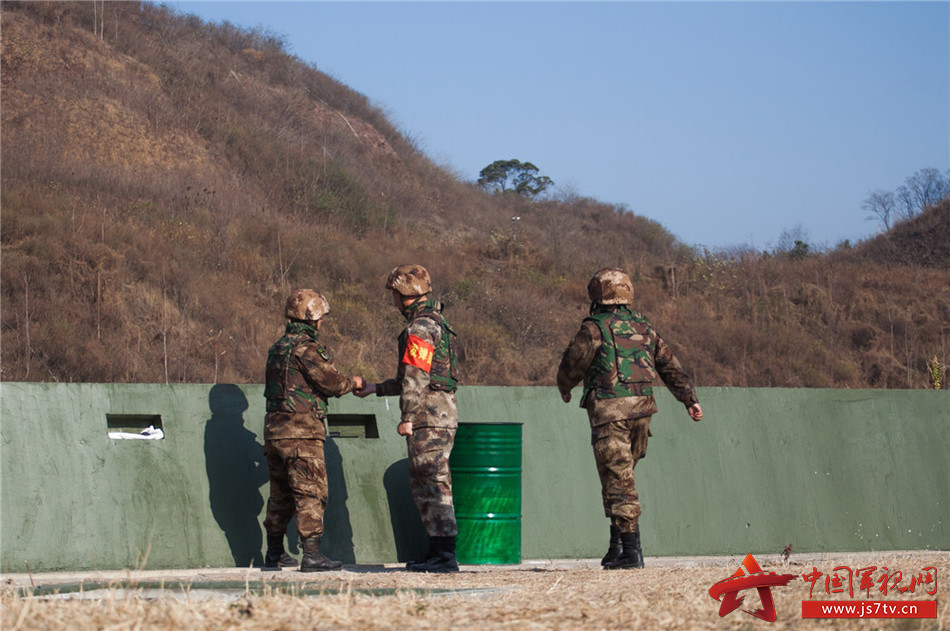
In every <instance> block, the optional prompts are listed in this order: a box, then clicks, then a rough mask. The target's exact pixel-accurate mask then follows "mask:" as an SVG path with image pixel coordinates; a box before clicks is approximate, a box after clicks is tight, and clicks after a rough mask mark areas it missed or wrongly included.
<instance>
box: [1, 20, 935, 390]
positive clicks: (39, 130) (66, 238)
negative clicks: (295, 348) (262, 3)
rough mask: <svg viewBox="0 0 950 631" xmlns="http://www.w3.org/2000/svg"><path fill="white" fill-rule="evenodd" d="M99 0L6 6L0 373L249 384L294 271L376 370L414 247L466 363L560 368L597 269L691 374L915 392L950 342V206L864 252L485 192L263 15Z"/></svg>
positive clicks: (338, 345) (573, 202) (510, 375)
mask: <svg viewBox="0 0 950 631" xmlns="http://www.w3.org/2000/svg"><path fill="white" fill-rule="evenodd" d="M96 6H98V5H96V4H95V3H90V2H4V3H3V4H2V5H0V19H2V31H3V46H2V49H0V65H2V67H0V87H2V99H3V103H2V107H0V140H2V147H0V150H2V154H3V157H4V160H3V173H2V187H0V193H2V199H0V210H2V217H0V223H2V228H3V229H2V232H0V246H2V258H3V261H2V265H0V301H2V303H3V308H2V310H0V336H2V343H0V351H2V352H0V355H2V356H0V379H2V380H8V381H75V382H139V383H148V382H166V381H167V382H191V383H208V382H217V383H223V382H224V383H226V382H231V383H258V382H260V380H261V379H262V375H263V372H262V371H263V364H264V357H265V354H266V351H267V348H268V347H269V345H270V344H271V343H272V342H273V341H274V339H276V337H278V336H279V335H280V333H281V331H282V329H283V320H282V319H281V317H280V309H281V305H282V304H283V300H284V298H285V297H286V295H287V293H288V292H289V291H290V289H291V288H294V287H303V286H309V287H315V288H316V289H319V290H321V291H323V292H324V293H325V294H327V296H328V298H329V300H330V303H331V306H332V309H333V311H332V312H331V315H330V317H329V318H328V322H327V325H328V326H327V327H325V328H324V331H325V332H326V334H325V338H324V339H325V341H326V342H327V343H328V345H329V346H330V349H331V350H332V351H333V352H334V354H335V356H336V357H337V358H338V361H339V364H340V368H341V369H342V370H344V371H346V372H349V373H358V374H362V375H364V376H366V377H367V378H369V379H371V380H379V379H382V378H386V377H390V376H391V371H392V369H393V364H394V358H393V356H392V353H393V352H394V347H393V344H392V338H393V337H394V335H395V334H396V333H397V332H398V330H399V327H400V321H401V319H400V317H399V315H398V314H397V313H396V312H395V310H392V309H391V307H390V306H389V302H388V296H387V294H386V292H385V291H384V290H383V287H382V285H383V281H384V279H385V277H386V274H387V273H388V272H389V270H391V269H392V268H393V267H394V266H395V265H398V264H400V263H405V262H408V261H412V262H418V263H421V264H423V265H426V266H427V267H429V269H430V272H431V273H432V276H433V279H434V281H435V290H436V293H437V294H438V295H439V296H440V297H442V298H444V299H445V302H446V303H448V304H449V305H450V308H449V311H448V312H447V313H448V316H449V319H450V321H451V322H452V323H453V325H454V326H455V328H456V330H457V331H458V333H459V340H460V355H461V360H462V378H463V383H464V384H471V385H511V386H515V385H551V384H553V381H554V374H555V371H556V367H557V364H558V361H559V359H560V354H561V352H562V351H563V349H564V347H565V346H566V345H567V343H568V341H569V340H570V338H571V336H572V335H573V334H574V332H575V331H576V328H577V326H578V324H579V322H580V320H581V318H582V317H583V315H584V314H585V313H586V309H587V304H586V292H585V291H584V288H585V286H586V282H587V279H589V278H590V275H591V274H592V273H593V272H594V271H595V270H597V269H599V268H600V267H604V266H617V267H622V268H623V269H625V270H627V271H628V272H629V273H630V274H631V275H632V276H633V280H634V283H635V285H636V292H637V294H636V295H637V308H638V309H640V310H641V311H643V312H644V313H645V314H646V315H647V316H649V317H650V318H651V319H652V320H653V321H654V323H655V324H656V325H657V327H658V329H659V330H660V331H661V332H662V333H663V335H664V336H665V337H666V338H668V339H669V340H670V341H671V342H672V343H673V344H674V346H675V348H676V350H677V354H678V355H679V356H680V359H681V360H682V361H683V363H684V365H685V367H686V368H687V370H688V371H689V372H690V373H691V374H692V375H693V377H694V379H695V381H696V384H697V385H699V386H735V387H775V386H782V387H834V388H842V387H843V388H859V387H873V388H926V387H929V383H930V381H929V373H928V370H927V362H928V361H930V360H931V359H932V358H933V357H934V356H935V355H936V356H937V358H938V360H939V361H940V362H941V363H943V364H946V363H948V355H950V337H948V335H947V332H948V330H947V322H948V321H950V289H948V288H950V259H948V256H950V251H948V250H947V247H946V243H947V242H948V239H947V235H948V234H950V202H945V203H944V204H943V205H942V206H940V207H938V208H937V209H932V210H933V212H930V213H929V214H927V213H925V214H924V215H922V216H921V217H918V218H917V219H915V220H914V221H912V222H907V223H906V224H902V225H901V226H899V227H898V229H895V230H893V234H892V235H884V237H887V238H879V239H877V240H875V242H874V243H870V244H862V245H860V246H859V247H854V248H851V247H844V246H842V248H839V249H838V250H836V251H834V252H825V253H819V254H809V255H808V256H804V257H791V256H789V254H788V252H771V253H768V252H753V251H743V250H741V249H740V248H736V250H735V251H734V252H731V253H728V254H724V253H706V252H703V253H700V252H698V251H696V250H694V249H693V248H690V247H687V246H686V245H685V244H682V243H679V242H678V241H677V240H676V239H675V238H674V237H673V235H671V234H670V233H669V232H667V231H666V230H665V229H664V228H663V227H662V226H661V225H660V224H659V223H657V222H655V221H652V220H650V219H648V218H646V217H643V216H639V215H636V214H634V213H632V212H626V211H625V210H624V209H623V208H618V207H616V206H614V205H610V204H604V203H601V202H597V201H596V200H592V199H588V198H580V197H578V196H576V195H573V194H570V193H565V194H564V195H563V196H562V197H561V198H560V199H556V200H546V201H534V202H529V201H528V200H525V199H523V198H521V197H519V196H517V195H510V196H494V195H490V194H488V193H487V192H485V191H482V190H480V189H479V188H478V187H477V186H474V185H473V184H472V183H471V181H470V180H471V177H473V176H474V174H468V175H469V176H470V179H469V181H468V182H466V181H465V180H464V175H465V174H462V175H461V176H460V175H457V174H454V173H451V172H449V171H447V170H446V169H444V168H440V167H439V166H438V165H436V164H434V163H433V162H432V161H431V160H429V159H428V158H426V156H424V155H423V154H422V153H421V152H420V151H419V150H418V149H417V148H416V147H415V146H413V143H412V141H411V140H409V139H407V138H405V137H404V136H403V135H402V134H401V133H399V132H398V131H397V130H396V129H395V128H394V127H393V126H392V124H391V123H389V122H388V121H387V120H386V117H385V115H384V114H383V112H381V111H380V110H379V109H378V108H376V107H373V106H372V105H371V104H370V103H369V101H368V99H367V98H366V97H365V96H363V95H361V94H359V93H357V92H354V91H353V90H350V89H348V88H347V87H346V86H345V85H343V84H341V83H339V82H338V81H336V80H335V79H332V78H331V77H329V76H327V75H325V74H323V73H321V72H320V71H319V70H318V69H317V68H315V67H311V66H307V65H305V64H303V63H301V62H300V61H299V60H297V59H295V58H293V57H292V56H291V55H289V54H288V53H287V52H285V51H284V48H283V44H282V42H281V41H280V40H279V38H276V37H274V36H272V35H269V34H267V33H262V32H258V31H245V30H242V29H239V28H237V27H235V26H233V25H229V24H221V25H210V24H205V23H203V22H202V21H201V20H200V19H198V18H196V17H193V16H185V15H180V14H177V13H176V12H175V11H174V10H173V9H171V8H168V7H165V6H163V5H158V4H155V3H144V4H140V3H138V2H109V3H106V5H105V11H106V18H105V20H104V21H102V20H101V17H102V16H101V10H100V13H99V18H100V22H99V23H98V26H95V25H94V24H93V21H94V19H95V18H96V15H97V13H96V11H97V9H96V8H95V7H96ZM103 24H104V25H105V29H104V30H103V28H102V27H103ZM504 157H507V156H504ZM521 157H522V158H530V157H531V156H521ZM645 210H646V211H647V212H649V209H645ZM514 216H518V217H520V218H521V219H520V223H519V224H518V229H517V236H516V235H515V234H514V231H513V229H512V217H514ZM812 252H814V249H813V250H812Z"/></svg>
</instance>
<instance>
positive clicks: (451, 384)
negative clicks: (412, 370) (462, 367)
mask: <svg viewBox="0 0 950 631" xmlns="http://www.w3.org/2000/svg"><path fill="white" fill-rule="evenodd" d="M416 316H417V317H422V318H429V319H430V320H433V321H434V322H435V323H436V324H438V325H439V328H440V329H441V330H442V335H441V339H440V340H439V344H438V346H436V347H435V349H434V351H433V353H432V368H431V370H430V372H429V388H430V389H432V390H442V391H445V392H455V391H456V390H457V389H458V375H459V367H458V355H457V354H456V352H455V338H456V337H457V336H456V333H455V331H454V330H453V329H452V327H451V326H450V325H449V322H448V320H446V319H445V316H444V315H442V310H441V309H440V307H439V305H438V304H437V303H434V302H431V303H426V305H425V306H424V307H423V308H422V309H420V310H419V311H418V312H417V313H416Z"/></svg>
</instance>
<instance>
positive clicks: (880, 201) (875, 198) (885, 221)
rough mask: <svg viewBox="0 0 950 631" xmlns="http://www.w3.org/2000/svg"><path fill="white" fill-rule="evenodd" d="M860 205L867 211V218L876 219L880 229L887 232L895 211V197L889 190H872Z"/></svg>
mask: <svg viewBox="0 0 950 631" xmlns="http://www.w3.org/2000/svg"><path fill="white" fill-rule="evenodd" d="M861 207H862V208H864V210H866V211H868V220H871V219H877V220H878V221H880V222H881V230H883V231H884V232H887V231H888V230H890V229H891V218H892V217H893V216H894V214H895V213H896V211H897V197H896V196H895V195H894V193H892V192H890V191H874V192H873V193H871V194H870V195H869V196H868V198H867V199H865V200H864V203H863V204H862V205H861Z"/></svg>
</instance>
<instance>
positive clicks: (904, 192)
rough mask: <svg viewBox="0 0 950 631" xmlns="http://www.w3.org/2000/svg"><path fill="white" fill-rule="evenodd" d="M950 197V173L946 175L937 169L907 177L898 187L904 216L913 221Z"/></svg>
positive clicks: (924, 170) (925, 170) (898, 195)
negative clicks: (930, 207) (929, 208)
mask: <svg viewBox="0 0 950 631" xmlns="http://www.w3.org/2000/svg"><path fill="white" fill-rule="evenodd" d="M948 195H950V172H948V174H947V175H944V174H943V173H941V172H940V171H939V170H937V169H932V168H929V169H921V170H920V171H917V173H914V174H913V175H910V176H908V177H907V179H906V180H904V183H903V184H902V185H901V186H899V187H897V199H898V200H899V201H900V205H901V207H902V210H903V212H904V216H905V217H906V218H908V219H911V218H913V217H915V216H917V215H918V214H920V213H921V212H923V211H924V210H926V209H927V208H928V207H929V206H933V205H934V204H936V203H937V202H939V201H941V200H943V199H945V198H946V197H947V196H948Z"/></svg>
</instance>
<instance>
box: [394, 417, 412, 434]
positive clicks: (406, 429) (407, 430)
mask: <svg viewBox="0 0 950 631" xmlns="http://www.w3.org/2000/svg"><path fill="white" fill-rule="evenodd" d="M396 433H397V434H399V435H400V436H412V421H403V422H402V423H400V424H399V425H398V426H397V427H396Z"/></svg>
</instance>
